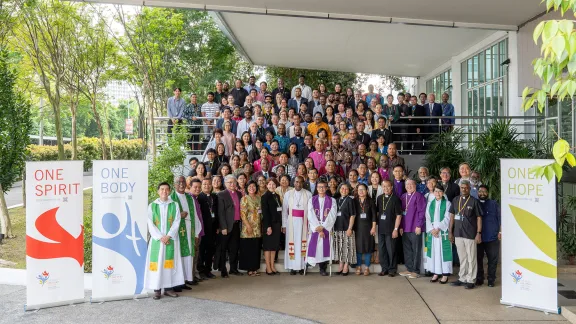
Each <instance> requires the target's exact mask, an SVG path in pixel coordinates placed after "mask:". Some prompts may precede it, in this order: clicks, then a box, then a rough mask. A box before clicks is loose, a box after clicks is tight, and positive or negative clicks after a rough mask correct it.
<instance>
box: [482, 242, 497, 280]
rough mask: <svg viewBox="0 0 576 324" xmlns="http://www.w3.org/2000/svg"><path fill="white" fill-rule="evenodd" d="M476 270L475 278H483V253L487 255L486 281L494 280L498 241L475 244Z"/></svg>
mask: <svg viewBox="0 0 576 324" xmlns="http://www.w3.org/2000/svg"><path fill="white" fill-rule="evenodd" d="M477 246H478V253H477V255H476V258H477V260H478V272H477V273H476V280H484V253H486V256H487V257H488V282H494V281H496V268H497V267H498V257H499V255H500V241H499V240H495V241H492V242H482V243H480V244H478V245H477Z"/></svg>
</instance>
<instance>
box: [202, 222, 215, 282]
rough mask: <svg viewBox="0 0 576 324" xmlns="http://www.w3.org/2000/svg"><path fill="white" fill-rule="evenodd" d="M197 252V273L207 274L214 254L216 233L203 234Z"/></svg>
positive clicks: (210, 268)
mask: <svg viewBox="0 0 576 324" xmlns="http://www.w3.org/2000/svg"><path fill="white" fill-rule="evenodd" d="M199 250H200V251H198V253H199V254H198V271H200V272H201V273H204V274H208V273H209V272H210V270H212V258H213V257H214V253H215V252H216V231H213V232H211V233H207V232H204V237H202V240H201V241H200V249H199Z"/></svg>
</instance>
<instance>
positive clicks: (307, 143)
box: [298, 134, 316, 163]
mask: <svg viewBox="0 0 576 324" xmlns="http://www.w3.org/2000/svg"><path fill="white" fill-rule="evenodd" d="M312 141H314V136H312V135H310V134H307V135H306V136H304V147H302V149H301V150H300V153H299V154H300V156H299V157H298V159H299V160H300V163H304V160H306V158H307V157H308V155H310V153H312V152H314V151H316V148H315V147H314V146H312Z"/></svg>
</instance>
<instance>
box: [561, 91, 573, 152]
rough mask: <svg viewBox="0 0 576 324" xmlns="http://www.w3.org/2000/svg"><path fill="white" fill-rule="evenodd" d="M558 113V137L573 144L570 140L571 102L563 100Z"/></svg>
mask: <svg viewBox="0 0 576 324" xmlns="http://www.w3.org/2000/svg"><path fill="white" fill-rule="evenodd" d="M560 113H561V114H562V117H561V118H560V120H561V121H562V125H561V126H562V127H560V129H561V134H560V137H562V138H563V139H565V140H567V141H568V142H570V143H573V139H572V123H573V121H574V114H573V113H572V100H570V99H564V100H563V101H562V102H561V103H560Z"/></svg>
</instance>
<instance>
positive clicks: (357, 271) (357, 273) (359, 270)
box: [356, 267, 362, 276]
mask: <svg viewBox="0 0 576 324" xmlns="http://www.w3.org/2000/svg"><path fill="white" fill-rule="evenodd" d="M361 274H362V267H356V275H357V276H359V275H361Z"/></svg>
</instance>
